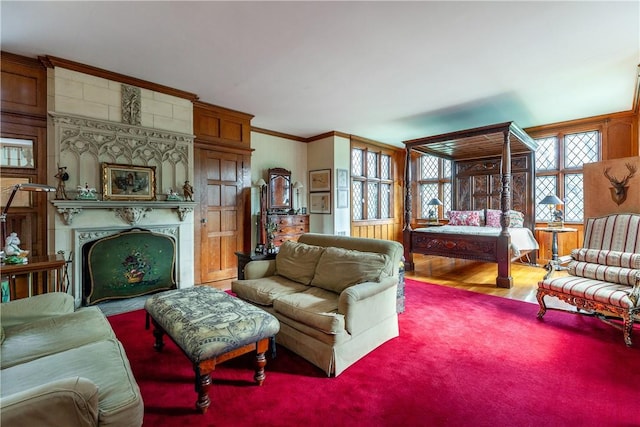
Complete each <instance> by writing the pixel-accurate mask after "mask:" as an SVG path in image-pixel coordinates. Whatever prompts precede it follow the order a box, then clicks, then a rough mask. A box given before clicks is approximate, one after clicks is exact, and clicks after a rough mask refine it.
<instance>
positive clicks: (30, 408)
mask: <svg viewBox="0 0 640 427" xmlns="http://www.w3.org/2000/svg"><path fill="white" fill-rule="evenodd" d="M0 409H1V411H2V425H6V426H39V427H40V426H41V427H47V426H51V427H53V426H70V427H76V426H78V427H84V426H97V425H98V387H97V386H96V385H95V384H94V383H93V382H91V381H89V380H88V379H86V378H81V377H70V378H64V379H62V380H57V381H52V382H50V383H47V384H43V385H41V386H38V387H33V388H31V389H28V390H25V391H22V392H19V393H15V394H12V395H9V396H6V397H3V398H2V399H0Z"/></svg>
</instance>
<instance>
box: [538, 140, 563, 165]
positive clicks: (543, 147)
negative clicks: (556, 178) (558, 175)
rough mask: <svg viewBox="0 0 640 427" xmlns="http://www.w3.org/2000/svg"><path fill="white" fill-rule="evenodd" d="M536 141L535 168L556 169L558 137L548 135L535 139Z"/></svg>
mask: <svg viewBox="0 0 640 427" xmlns="http://www.w3.org/2000/svg"><path fill="white" fill-rule="evenodd" d="M536 142H537V143H538V149H537V150H536V170H544V171H548V170H558V138H557V137H555V136H550V137H548V138H540V139H536Z"/></svg>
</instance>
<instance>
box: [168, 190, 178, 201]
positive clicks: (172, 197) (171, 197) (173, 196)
mask: <svg viewBox="0 0 640 427" xmlns="http://www.w3.org/2000/svg"><path fill="white" fill-rule="evenodd" d="M167 201H168V202H181V201H182V199H181V198H180V196H178V192H177V191H175V190H174V189H173V188H170V189H169V190H167Z"/></svg>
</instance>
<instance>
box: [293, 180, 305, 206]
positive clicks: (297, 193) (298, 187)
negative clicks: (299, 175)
mask: <svg viewBox="0 0 640 427" xmlns="http://www.w3.org/2000/svg"><path fill="white" fill-rule="evenodd" d="M293 188H295V189H296V205H298V209H297V210H296V212H299V211H300V189H301V188H303V185H302V183H301V182H300V181H296V182H294V183H293Z"/></svg>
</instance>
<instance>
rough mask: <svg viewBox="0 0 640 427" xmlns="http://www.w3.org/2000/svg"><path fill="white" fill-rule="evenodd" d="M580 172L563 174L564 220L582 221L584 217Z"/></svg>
mask: <svg viewBox="0 0 640 427" xmlns="http://www.w3.org/2000/svg"><path fill="white" fill-rule="evenodd" d="M582 181H583V178H582V174H581V173H576V174H566V175H565V176H564V220H565V221H568V222H582V220H583V217H584V190H583V183H582Z"/></svg>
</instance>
